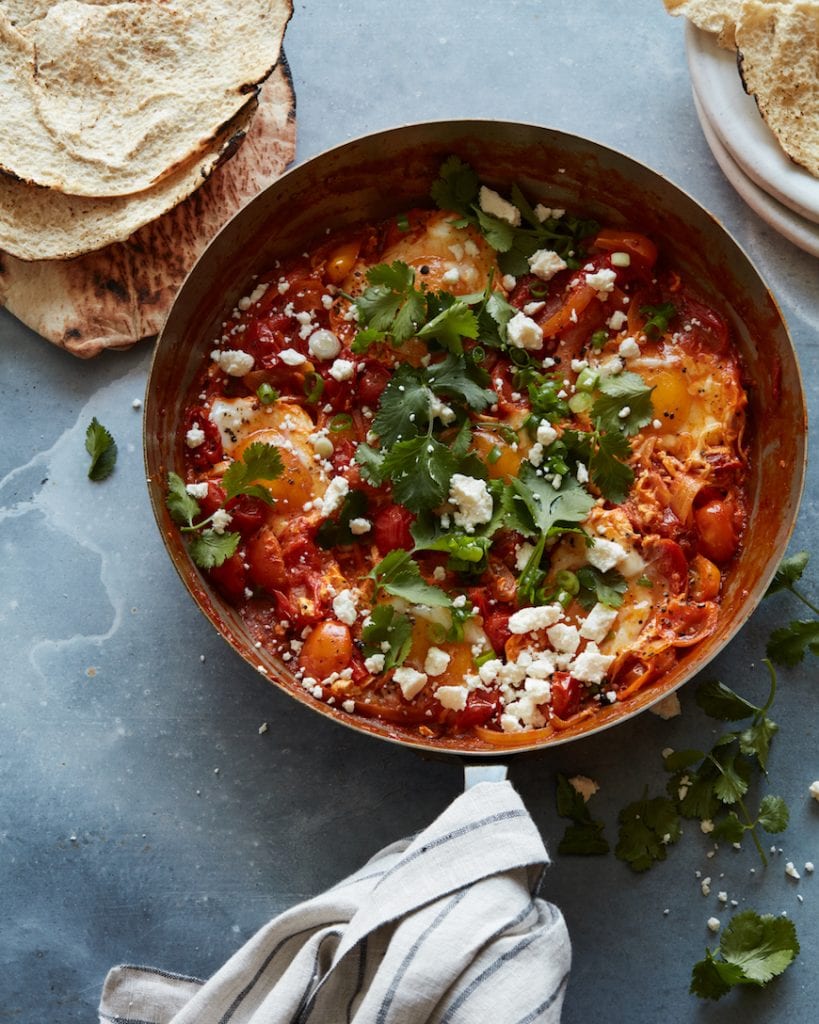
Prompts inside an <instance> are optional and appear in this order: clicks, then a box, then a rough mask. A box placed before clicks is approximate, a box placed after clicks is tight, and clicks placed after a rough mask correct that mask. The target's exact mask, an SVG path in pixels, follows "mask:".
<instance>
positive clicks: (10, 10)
mask: <svg viewBox="0 0 819 1024" xmlns="http://www.w3.org/2000/svg"><path fill="white" fill-rule="evenodd" d="M59 2H60V0H0V16H2V15H5V17H6V18H7V19H8V20H9V21H10V22H11V24H12V25H14V26H15V27H16V28H23V27H24V26H25V25H28V23H29V22H31V21H37V19H38V18H44V17H45V16H46V15H47V14H48V12H49V11H50V10H51V8H52V7H54V5H55V4H57V3H59ZM84 3H87V4H98V5H99V6H106V5H109V4H119V3H122V0H84Z"/></svg>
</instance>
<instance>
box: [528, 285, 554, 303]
mask: <svg viewBox="0 0 819 1024" xmlns="http://www.w3.org/2000/svg"><path fill="white" fill-rule="evenodd" d="M529 294H530V295H531V296H532V298H533V299H545V298H546V296H547V295H548V294H549V285H548V284H545V283H544V284H536V283H534V284H530V285H529Z"/></svg>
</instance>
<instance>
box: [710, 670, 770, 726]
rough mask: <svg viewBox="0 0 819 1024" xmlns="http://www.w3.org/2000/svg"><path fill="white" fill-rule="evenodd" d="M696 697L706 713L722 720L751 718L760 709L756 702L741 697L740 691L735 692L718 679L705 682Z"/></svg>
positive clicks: (734, 720) (731, 720)
mask: <svg viewBox="0 0 819 1024" xmlns="http://www.w3.org/2000/svg"><path fill="white" fill-rule="evenodd" d="M695 699H696V701H697V704H699V706H700V707H701V708H702V710H703V711H704V712H705V713H706V715H710V716H711V718H717V719H719V720H720V721H721V722H736V721H739V720H740V719H742V718H750V717H751V715H754V714H756V712H757V711H759V708H758V707H757V706H756V705H755V704H751V703H750V702H749V701H747V700H745V698H744V697H740V696H739V694H738V693H734V691H733V690H731V689H729V687H727V686H725V685H724V684H723V683H720V682H718V681H717V680H716V679H712V680H709V681H708V682H706V683H703V684H702V686H700V687H699V688H698V689H697V693H696V697H695Z"/></svg>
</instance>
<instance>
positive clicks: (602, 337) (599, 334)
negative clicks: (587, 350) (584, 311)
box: [591, 329, 609, 352]
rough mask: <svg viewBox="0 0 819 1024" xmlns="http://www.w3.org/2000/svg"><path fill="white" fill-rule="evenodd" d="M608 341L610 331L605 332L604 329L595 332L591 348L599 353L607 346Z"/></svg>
mask: <svg viewBox="0 0 819 1024" xmlns="http://www.w3.org/2000/svg"><path fill="white" fill-rule="evenodd" d="M608 340H609V332H608V331H604V330H602V329H601V330H599V331H595V332H594V334H593V335H592V336H591V347H592V348H593V349H594V350H595V351H596V352H599V351H600V349H601V348H602V347H603V346H604V345H605V344H606V342H607V341H608Z"/></svg>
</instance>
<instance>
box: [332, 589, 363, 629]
mask: <svg viewBox="0 0 819 1024" xmlns="http://www.w3.org/2000/svg"><path fill="white" fill-rule="evenodd" d="M333 611H334V612H335V614H336V618H337V619H338V620H339V621H340V622H343V623H344V624H345V626H352V625H353V623H354V622H355V620H356V616H357V614H358V594H356V593H355V592H354V591H352V590H342V591H341V592H340V593H338V594H336V596H335V597H334V598H333Z"/></svg>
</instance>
